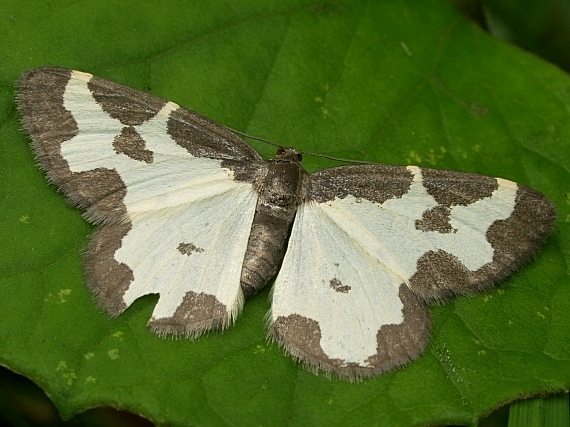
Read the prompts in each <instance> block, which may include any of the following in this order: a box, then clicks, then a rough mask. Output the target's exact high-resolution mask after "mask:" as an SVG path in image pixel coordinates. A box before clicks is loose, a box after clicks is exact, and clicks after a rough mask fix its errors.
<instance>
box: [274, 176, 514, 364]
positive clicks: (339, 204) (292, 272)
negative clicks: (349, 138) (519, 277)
mask: <svg viewBox="0 0 570 427" xmlns="http://www.w3.org/2000/svg"><path fill="white" fill-rule="evenodd" d="M408 170H409V171H410V172H411V173H412V174H413V181H412V183H411V186H410V188H409V191H408V192H407V193H405V194H404V195H403V196H402V197H400V198H393V199H388V200H386V201H385V202H384V203H382V204H380V203H375V202H371V201H368V200H366V199H357V198H355V197H353V196H351V195H349V196H347V197H345V198H335V199H334V200H332V201H328V202H324V203H315V202H308V203H305V204H304V205H302V206H300V207H299V210H298V213H297V217H296V219H295V223H294V226H293V230H292V233H291V237H290V241H289V247H288V249H287V252H286V255H285V258H284V261H283V266H282V268H281V270H280V273H279V275H278V276H277V279H276V281H275V286H274V291H273V303H272V311H271V316H270V317H271V321H272V322H273V324H276V323H279V319H280V318H281V319H283V318H287V317H290V316H295V315H296V316H301V317H303V318H306V319H310V320H312V321H315V322H317V323H318V328H319V330H320V348H321V349H322V351H323V352H324V354H325V355H326V358H328V359H329V361H326V360H325V361H322V360H320V359H319V357H317V356H315V355H314V354H313V355H311V354H304V353H305V351H306V350H299V349H298V348H295V349H293V350H292V351H290V352H291V353H293V354H294V355H296V356H298V357H300V358H302V359H304V360H305V361H307V362H308V363H309V364H311V365H313V366H318V367H322V366H325V369H326V364H327V363H328V362H330V361H336V362H335V363H336V367H335V369H334V370H338V368H339V367H342V366H343V365H346V366H348V365H350V364H356V365H357V366H359V367H364V368H366V367H373V364H374V362H373V361H372V359H371V358H373V357H374V356H375V355H376V354H378V352H379V351H380V350H381V349H380V346H381V343H380V338H379V335H378V334H379V332H380V330H381V328H382V327H383V326H387V325H400V324H402V323H403V322H404V320H405V319H404V312H405V307H404V304H403V302H402V300H401V297H400V296H399V292H400V286H401V285H402V284H406V285H407V284H409V280H410V278H411V277H412V276H413V275H414V273H415V272H416V270H417V263H418V259H420V257H421V256H422V255H424V254H425V253H426V252H428V251H437V250H438V249H441V250H443V251H446V252H449V253H450V254H452V255H454V256H456V257H457V258H458V259H459V260H460V261H461V262H462V263H463V264H464V265H465V266H466V267H467V268H468V269H470V270H477V269H479V268H481V267H482V266H483V265H485V264H487V263H489V262H491V261H492V260H493V248H492V246H491V245H490V243H489V242H488V241H487V238H486V235H485V234H486V231H487V229H488V228H489V227H490V226H491V224H493V223H494V222H495V221H497V220H500V219H506V218H508V217H509V216H510V215H511V213H512V211H513V207H514V206H515V197H516V191H517V186H516V184H514V183H512V182H510V181H505V180H500V179H499V180H498V189H497V190H495V191H494V192H493V193H492V195H491V197H488V198H483V199H481V200H478V201H476V202H474V203H471V204H469V205H467V206H453V207H452V208H451V213H450V223H451V225H452V226H453V227H454V228H455V232H452V233H439V232H436V231H434V232H425V231H421V230H418V229H417V228H416V220H418V219H419V218H422V214H423V213H424V212H425V211H427V210H429V209H431V208H433V207H435V206H437V202H436V201H435V200H434V198H433V196H431V195H430V194H428V192H427V190H426V188H425V187H424V186H423V184H422V175H421V171H420V169H419V168H417V167H414V166H410V167H408ZM331 281H332V282H331ZM273 333H274V335H278V336H277V339H278V340H279V341H281V342H282V344H283V345H284V346H285V348H286V349H289V348H288V344H289V343H288V342H287V339H286V338H280V337H279V332H277V333H276V332H275V331H273ZM418 341H419V338H418ZM389 345H397V344H394V343H389ZM296 347H298V346H296ZM319 351H320V350H319ZM321 357H322V356H321ZM339 361H340V362H339ZM395 362H396V363H398V361H397V360H395ZM399 363H402V362H399ZM356 375H359V373H356Z"/></svg>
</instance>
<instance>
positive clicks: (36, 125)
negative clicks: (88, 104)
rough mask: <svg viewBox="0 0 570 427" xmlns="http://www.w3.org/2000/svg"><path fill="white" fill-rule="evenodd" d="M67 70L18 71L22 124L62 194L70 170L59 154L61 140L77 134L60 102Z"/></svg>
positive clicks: (73, 122)
mask: <svg viewBox="0 0 570 427" xmlns="http://www.w3.org/2000/svg"><path fill="white" fill-rule="evenodd" d="M70 77H71V70H65V69H62V68H35V69H33V70H29V71H27V72H25V73H24V74H22V76H21V77H20V80H19V81H18V87H19V91H18V94H17V101H18V109H19V110H20V113H21V114H22V122H23V125H24V128H25V129H26V131H27V132H28V134H29V135H30V136H31V138H32V146H33V148H34V152H35V153H36V158H37V159H38V161H39V162H40V165H41V167H42V169H43V170H45V171H46V173H47V175H48V177H49V179H50V181H53V182H54V183H55V184H57V185H58V186H60V187H61V189H62V190H63V191H65V192H66V194H69V193H68V192H69V191H70V190H71V188H70V187H69V184H67V182H68V181H69V179H70V175H71V172H70V171H69V166H68V164H67V162H66V161H65V160H64V159H63V158H62V157H61V151H60V148H61V143H62V142H64V141H69V140H70V139H71V138H73V137H74V136H76V135H77V132H78V129H77V123H76V122H75V119H74V118H73V116H72V115H71V113H70V112H69V111H68V110H66V109H65V107H64V106H63V94H64V92H65V87H66V85H67V83H68V82H69V78H70Z"/></svg>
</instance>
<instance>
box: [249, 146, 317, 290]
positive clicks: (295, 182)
mask: <svg viewBox="0 0 570 427" xmlns="http://www.w3.org/2000/svg"><path fill="white" fill-rule="evenodd" d="M293 154H294V155H295V157H294V158H293V157H292V155H293ZM296 156H297V154H296V152H295V153H292V151H291V152H289V151H285V152H284V153H282V154H280V155H278V156H277V157H276V158H275V159H274V160H273V161H272V162H271V163H270V164H269V167H268V170H267V174H266V176H265V178H264V179H263V182H262V183H261V184H260V188H259V190H258V191H259V200H258V202H257V207H256V209H255V216H254V218H253V223H252V226H251V234H250V236H249V241H248V244H247V251H246V253H245V257H244V261H243V268H242V272H241V289H242V291H243V294H244V296H245V297H246V298H248V297H250V296H252V295H254V294H255V293H257V291H259V290H260V289H261V288H263V287H264V286H265V285H266V284H267V283H268V282H269V281H270V280H271V279H273V278H274V277H275V275H276V274H277V271H278V270H279V267H280V266H281V262H282V261H283V256H284V255H285V249H286V246H287V240H288V237H289V232H290V230H291V224H292V223H293V219H294V218H295V212H296V211H297V205H298V203H299V202H298V200H299V197H298V191H299V184H300V182H301V179H300V177H301V175H302V174H304V173H306V172H305V171H304V170H303V169H301V167H300V166H299V164H298V161H297V157H296Z"/></svg>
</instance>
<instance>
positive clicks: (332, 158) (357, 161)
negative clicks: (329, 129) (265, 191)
mask: <svg viewBox="0 0 570 427" xmlns="http://www.w3.org/2000/svg"><path fill="white" fill-rule="evenodd" d="M226 128H227V129H228V130H231V131H232V132H234V133H237V134H238V135H239V136H241V137H244V138H248V139H253V140H254V141H259V142H265V143H266V144H269V145H272V146H274V147H277V148H284V147H283V146H282V145H281V144H277V143H275V142H273V141H269V140H267V139H264V138H260V137H258V136H253V135H249V134H247V133H245V132H241V131H239V130H237V129H232V128H230V127H227V126H226ZM297 151H298V152H299V153H301V154H303V155H305V156H313V157H322V158H323V159H329V160H335V161H337V162H348V163H360V164H370V162H367V161H365V160H352V159H343V158H342V157H334V156H327V155H326V154H317V153H309V152H308V151H301V150H297Z"/></svg>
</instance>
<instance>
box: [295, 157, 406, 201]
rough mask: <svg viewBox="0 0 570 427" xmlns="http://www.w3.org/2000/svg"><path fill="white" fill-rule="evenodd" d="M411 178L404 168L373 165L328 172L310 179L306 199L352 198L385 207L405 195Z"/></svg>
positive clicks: (333, 169)
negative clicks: (390, 201)
mask: <svg viewBox="0 0 570 427" xmlns="http://www.w3.org/2000/svg"><path fill="white" fill-rule="evenodd" d="M412 178H413V177H412V173H411V172H410V171H409V170H407V169H406V168H405V167H404V166H390V165H375V164H370V165H351V166H339V167H334V168H328V169H323V170H320V171H317V172H315V173H313V174H311V175H309V177H308V179H307V187H306V189H305V194H304V199H305V200H314V201H316V202H318V203H324V202H327V201H329V200H334V199H335V197H338V198H340V199H343V198H345V197H347V196H348V195H352V196H354V197H356V198H357V199H358V198H363V199H366V200H369V201H371V202H376V203H384V202H385V201H386V200H388V199H395V198H400V197H402V196H403V195H404V194H406V193H407V192H408V190H409V188H410V185H411V183H412Z"/></svg>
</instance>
